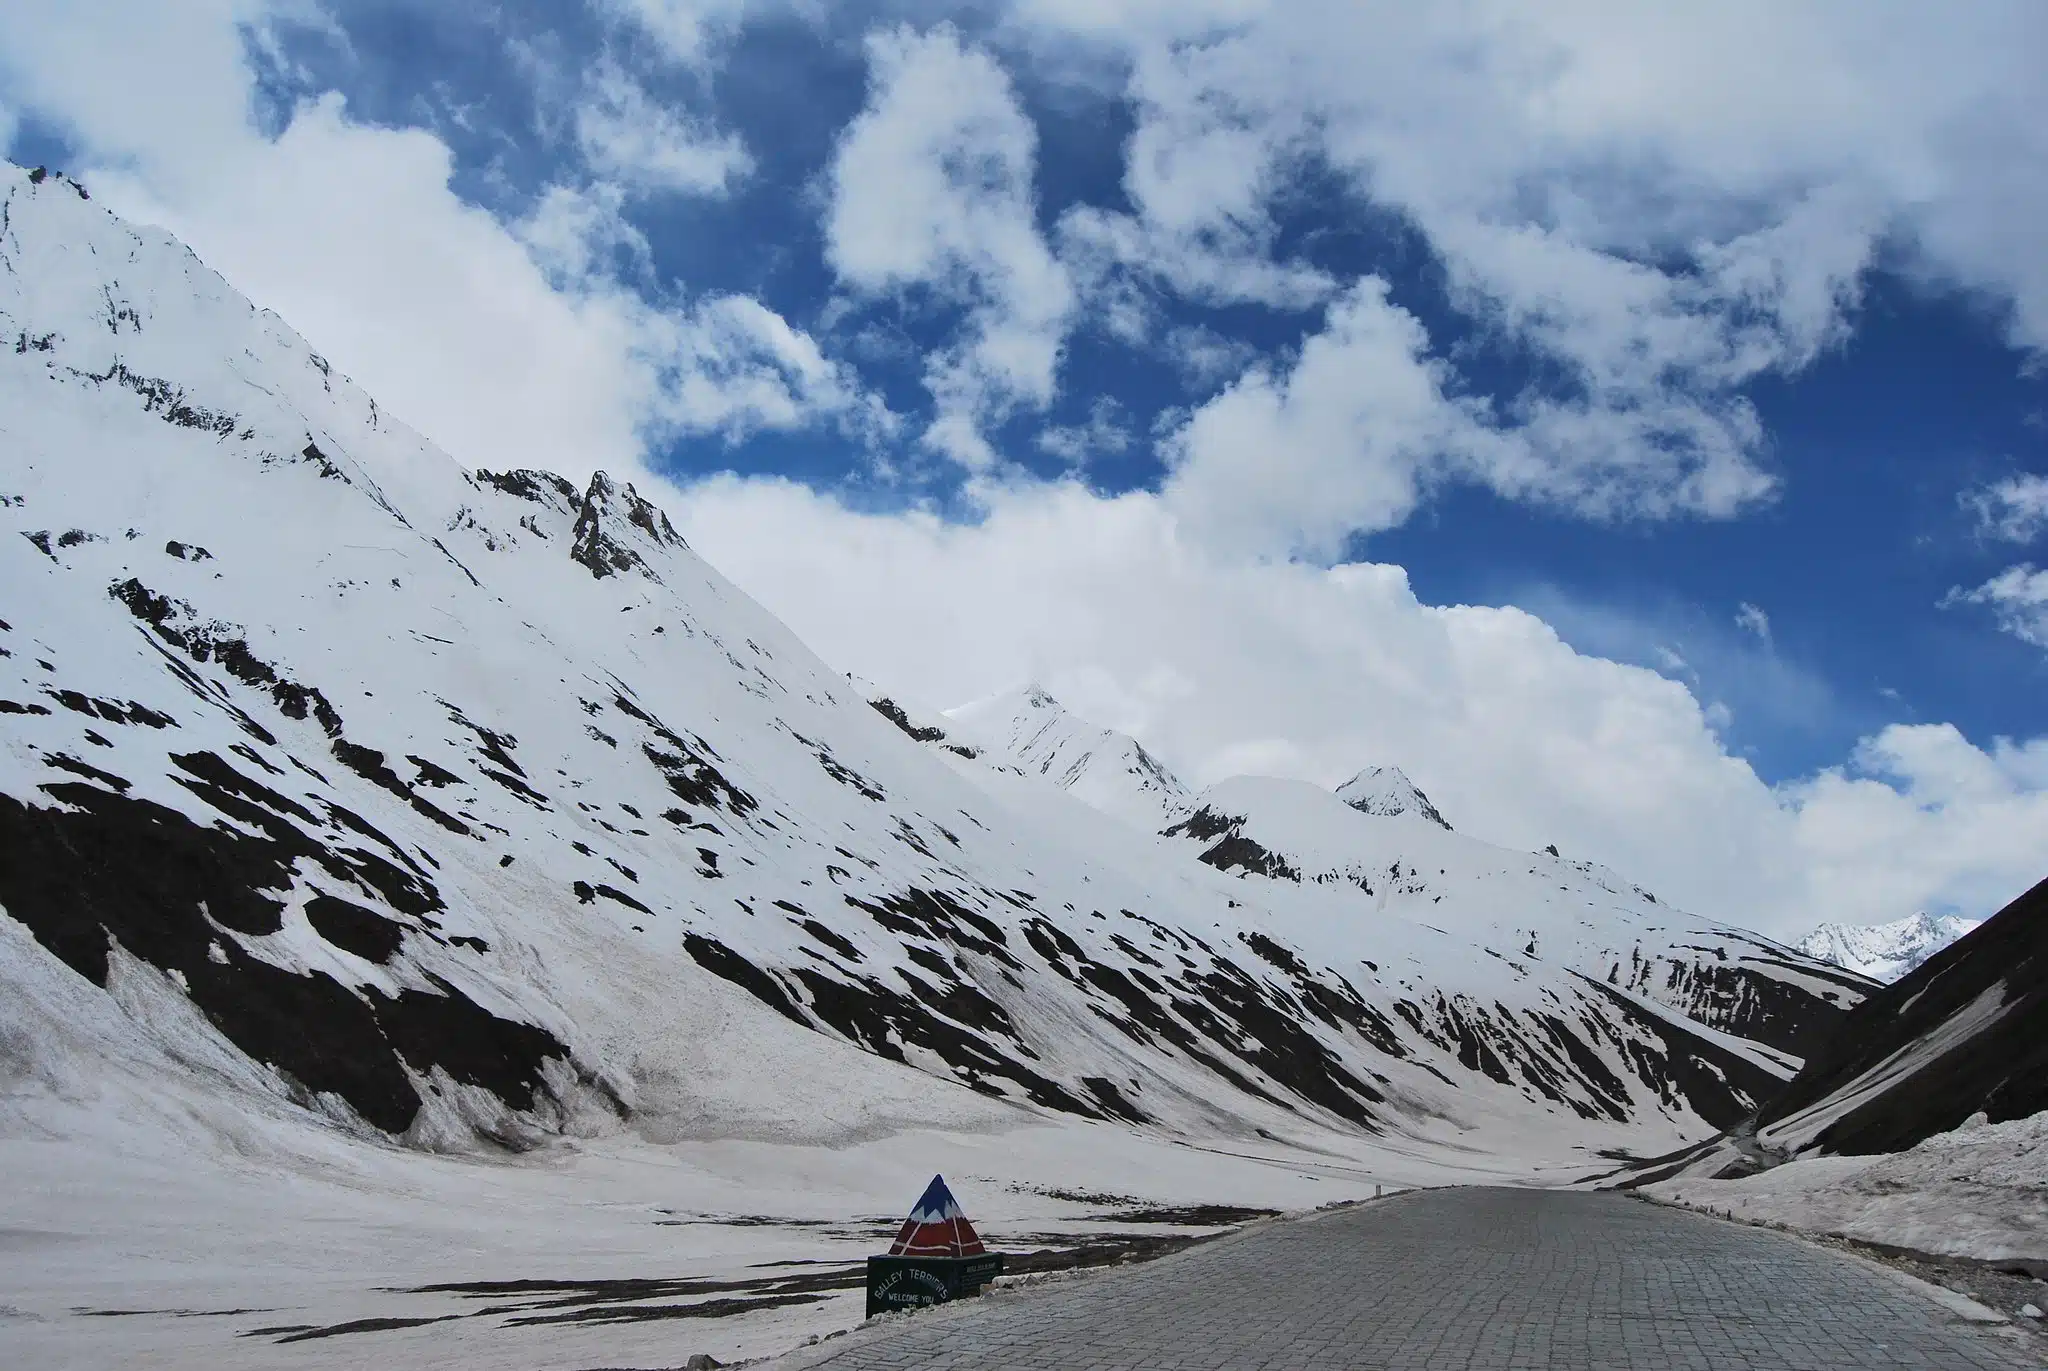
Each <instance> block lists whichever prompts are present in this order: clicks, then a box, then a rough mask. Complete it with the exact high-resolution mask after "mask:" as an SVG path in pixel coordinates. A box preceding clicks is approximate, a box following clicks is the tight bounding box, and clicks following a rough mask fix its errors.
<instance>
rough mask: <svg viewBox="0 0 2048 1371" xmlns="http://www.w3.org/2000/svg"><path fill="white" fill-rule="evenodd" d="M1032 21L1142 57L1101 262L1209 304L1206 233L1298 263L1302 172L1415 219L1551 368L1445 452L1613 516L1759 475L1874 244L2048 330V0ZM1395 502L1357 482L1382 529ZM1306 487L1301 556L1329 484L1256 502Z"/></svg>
mask: <svg viewBox="0 0 2048 1371" xmlns="http://www.w3.org/2000/svg"><path fill="white" fill-rule="evenodd" d="M1013 16H1014V20H1015V26H1016V28H1017V30H1018V31H1019V32H1021V33H1022V34H1024V35H1026V39H1027V41H1035V42H1037V43H1038V44H1039V45H1040V50H1041V52H1042V54H1043V59H1042V60H1043V61H1044V62H1045V63H1046V64H1047V66H1048V67H1049V68H1050V67H1053V66H1055V65H1058V64H1062V63H1066V64H1071V57H1070V51H1071V49H1072V48H1073V46H1074V45H1075V44H1077V43H1079V44H1084V45H1093V46H1094V47H1095V48H1096V49H1097V50H1108V51H1113V52H1115V53H1117V54H1120V55H1121V56H1122V57H1123V59H1124V61H1125V63H1126V68H1125V69H1126V70H1127V72H1128V73H1129V75H1128V81H1127V85H1126V87H1125V94H1126V95H1127V98H1128V99H1129V101H1130V102H1131V105H1132V107H1133V109H1134V111H1135V113H1136V117H1137V120H1138V127H1137V131H1136V133H1135V134H1134V135H1133V137H1132V139H1131V143H1130V147H1129V149H1128V156H1127V159H1126V172H1125V183H1126V190H1127V192H1128V193H1129V194H1130V197H1131V199H1132V202H1133V213H1132V214H1131V215H1128V216H1117V215H1102V214H1100V213H1098V212H1095V211H1088V212H1085V213H1083V214H1079V215H1070V216H1069V222H1070V223H1072V224H1074V225H1076V226H1078V227H1085V228H1087V229H1088V230H1089V232H1088V233H1086V234H1081V233H1078V231H1077V232H1076V234H1075V235H1074V236H1075V237H1077V238H1083V239H1086V240H1087V241H1088V242H1089V243H1091V244H1093V245H1094V246H1095V247H1096V250H1097V252H1096V255H1097V257H1104V256H1107V257H1109V258H1113V259H1114V260H1115V261H1117V262H1119V263H1139V262H1143V263H1147V264H1149V266H1150V268H1151V269H1152V271H1153V272H1154V275H1155V278H1156V279H1158V280H1161V281H1166V282H1170V283H1172V286H1173V288H1174V289H1177V290H1181V291H1183V292H1184V293H1187V294H1189V295H1193V296H1195V297H1197V298H1200V297H1202V296H1203V295H1204V292H1205V291H1211V290H1213V289H1214V287H1213V286H1212V285H1208V284H1205V283H1204V282H1203V281H1201V280H1200V279H1197V278H1195V277H1191V276H1190V275H1189V274H1188V273H1187V271H1186V270H1185V269H1184V267H1183V262H1184V259H1186V258H1187V256H1188V253H1187V251H1186V250H1184V249H1185V245H1189V244H1192V245H1195V247H1196V248H1199V249H1201V251H1203V252H1209V251H1211V250H1212V249H1213V253H1212V258H1213V259H1214V260H1219V261H1220V260H1227V261H1229V262H1231V263H1232V264H1233V269H1234V270H1239V271H1243V270H1248V269H1250V268H1251V267H1255V266H1259V265H1261V264H1263V265H1264V266H1265V267H1267V268H1271V269H1278V268H1283V267H1285V266H1286V265H1287V264H1286V263H1281V262H1273V261H1271V260H1270V250H1271V241H1272V237H1271V232H1270V224H1271V218H1272V215H1273V213H1274V210H1273V206H1274V203H1275V201H1276V199H1278V198H1284V197H1285V196H1286V195H1288V194H1289V193H1291V191H1292V189H1293V187H1294V185H1295V184H1296V182H1297V178H1294V177H1292V176H1290V175H1289V174H1288V173H1289V169H1290V168H1292V167H1294V166H1298V165H1304V164H1306V165H1309V166H1313V167H1316V168H1319V169H1321V170H1324V171H1327V172H1330V173H1334V175H1335V176H1336V178H1337V179H1338V181H1339V182H1340V183H1341V184H1342V185H1343V186H1345V187H1346V188H1347V189H1348V190H1349V191H1350V192H1351V193H1352V194H1353V195H1354V196H1355V197H1356V202H1357V203H1358V204H1359V205H1360V206H1361V207H1369V208H1370V210H1371V211H1372V212H1375V213H1378V214H1381V215H1383V216H1392V217H1394V218H1396V219H1397V220H1398V221H1399V222H1400V223H1401V224H1403V225H1404V226H1406V227H1407V228H1408V229H1410V230H1412V231H1413V232H1414V233H1415V234H1417V235H1418V236H1419V237H1420V239H1421V240H1422V241H1424V242H1425V243H1426V244H1427V245H1428V247H1429V249H1430V250H1431V251H1432V252H1433V253H1434V254H1435V255H1436V257H1437V258H1438V259H1439V261H1440V262H1441V264H1442V266H1443V267H1444V269H1445V272H1446V275H1447V280H1448V283H1449V285H1450V286H1451V288H1452V292H1453V300H1454V302H1455V303H1456V304H1457V305H1458V307H1459V308H1461V309H1462V310H1463V311H1465V312H1466V313H1468V314H1469V315H1470V316H1471V317H1472V318H1473V319H1474V320H1475V321H1476V322H1477V323H1478V324H1479V326H1480V328H1481V330H1482V333H1483V334H1491V335H1494V336H1498V337H1500V338H1502V339H1504V340H1506V341H1507V342H1509V343H1511V344H1512V345H1514V346H1515V347H1517V348H1519V349H1522V350H1525V351H1527V352H1530V353H1533V354H1534V355H1535V356H1536V357H1537V358H1538V359H1539V360H1540V361H1541V363H1542V365H1543V367H1544V368H1545V369H1546V371H1547V372H1548V373H1549V374H1550V375H1552V376H1555V377H1558V378H1560V379H1561V380H1562V382H1563V384H1562V385H1561V386H1559V387H1551V388H1547V389H1546V390H1545V391H1543V392H1533V391H1532V392H1531V393H1529V394H1526V395H1521V396H1515V395H1502V396H1499V397H1497V403H1496V404H1495V405H1494V407H1493V410H1492V413H1491V416H1490V422H1491V423H1492V424H1493V425H1494V426H1495V427H1496V428H1498V429H1499V430H1500V431H1501V433H1502V434H1503V435H1505V436H1506V437H1508V438H1509V439H1510V441H1504V442H1498V443H1495V444H1492V445H1491V447H1490V450H1489V451H1487V452H1484V453H1480V454H1477V456H1478V459H1479V460H1476V461H1471V462H1468V464H1467V465H1466V466H1465V467H1463V468H1462V470H1458V469H1457V468H1456V467H1455V465H1454V466H1453V468H1451V469H1452V470H1454V471H1457V474H1458V476H1459V478H1460V479H1473V480H1480V481H1483V482H1485V483H1486V484H1488V485H1490V486H1491V487H1492V488H1494V489H1495V490H1497V491H1499V492H1501V493H1503V494H1506V495H1509V496H1511V497H1514V498H1523V499H1531V500H1536V501H1540V502H1543V503H1547V504H1552V505H1556V506H1561V507H1564V508H1566V509H1570V510H1574V511H1577V512H1580V513H1584V514H1588V515H1591V516H1594V517H1599V518H1659V517H1668V516H1673V515H1681V514H1687V513H1702V514H1706V515H1709V516H1717V517H1719V516H1727V515H1731V514H1734V513H1737V512H1739V511H1741V510H1742V509H1744V508H1746V507H1747V506H1749V505H1751V504H1753V503H1754V502H1756V501H1759V500H1763V499H1767V498H1769V497H1770V496H1771V494H1772V493H1773V491H1774V490H1775V481H1774V479H1773V477H1772V475H1771V473H1770V472H1769V471H1768V470H1767V468H1766V467H1765V465H1764V461H1763V454H1764V452H1765V435H1764V432H1763V429H1762V426H1761V424H1760V423H1759V422H1758V420H1757V417H1756V415H1755V413H1754V412H1753V410H1752V409H1751V408H1750V406H1749V404H1748V403H1747V402H1746V400H1745V398H1744V395H1743V392H1744V390H1745V388H1746V387H1747V386H1748V385H1749V383H1751V382H1752V381H1754V380H1755V379H1756V378H1758V377H1760V376H1763V375H1765V374H1767V373H1773V372H1778V373H1783V372H1790V371H1795V370H1797V369H1799V368H1801V367H1803V366H1805V365H1807V364H1809V363H1810V362H1811V361H1812V360H1813V359H1814V358H1815V357H1816V356H1817V355H1819V354H1820V353H1821V352H1823V351H1825V350H1826V349H1827V348H1829V347H1831V346H1833V345H1835V344H1836V343H1838V342H1839V341H1840V340H1841V339H1842V338H1843V337H1844V336H1845V333H1846V330H1847V326H1848V323H1849V321H1850V320H1851V319H1852V317H1853V311H1854V309H1855V306H1856V303H1857V300H1858V297H1859V289H1860V282H1861V279H1862V275H1863V273H1864V271H1865V269H1866V267H1867V265H1868V264H1869V263H1870V262H1871V261H1872V259H1873V254H1874V252H1875V251H1876V249H1877V247H1878V245H1879V244H1880V243H1881V242H1885V243H1890V244H1893V245H1896V247H1897V248H1899V249H1900V250H1901V252H1902V255H1903V258H1904V260H1906V261H1907V262H1908V263H1910V264H1911V270H1913V271H1914V272H1915V273H1916V274H1917V275H1918V276H1919V277H1921V278H1922V279H1925V280H1928V281H1930V282H1933V283H1935V284H1937V285H1940V286H1944V287H1946V286H1950V285H1960V286H1963V287H1965V288H1967V289H1970V290H1972V291H1976V292H1981V293H1983V294H1985V295H1987V296H1989V297H1990V298H1991V299H1992V300H1993V301H1995V302H1997V303H1998V304H2000V305H2001V306H2004V307H2006V308H2008V309H2009V314H2008V316H2007V327H2008V332H2009V335H2010V337H2011V339H2012V341H2013V342H2014V343H2015V345H2017V346H2020V347H2023V348H2037V349H2038V348H2043V347H2048V256H2044V255H2043V254H2041V253H2040V252H2039V251H2038V250H2035V249H2034V248H2032V247H2030V246H2028V243H2029V240H2030V238H2031V236H2033V235H2032V234H2031V226H2032V225H2035V224H2038V223H2040V222H2041V221H2042V220H2043V218H2044V217H2048V82H2043V81H2042V80H2041V79H2040V64H2039V62H2038V60H2037V59H2036V57H2035V54H2038V53H2039V52H2040V51H2042V50H2044V48H2048V10H2044V9H2043V8H2042V7H2041V6H2039V5H2037V4H2034V3H2032V2H2031V0H1986V3H1983V4H1978V5H1973V6H1971V7H1970V8H1969V12H1968V13H1967V14H1966V15H1951V14H1949V13H1948V12H1946V11H1942V12H1937V11H1935V10H1930V9H1925V8H1914V7H1911V6H1877V7H1873V6H1870V5H1867V4H1861V3H1847V2H1846V0H1842V2H1838V3H1827V2H1825V0H1823V2H1822V3H1814V4H1808V5H1800V6H1793V7H1787V6H1782V5H1772V4H1768V3H1763V0H1750V2H1748V3H1736V4H1727V5H1715V6H1678V7H1674V6H1652V7H1641V8H1636V9H1631V10H1629V11H1628V12H1626V13H1617V12H1616V11H1615V10H1614V8H1613V7H1612V6H1609V5H1604V4H1598V3H1591V2H1590V0H1568V2H1567V3H1562V4H1554V5H1545V6H1541V7H1538V8H1534V9H1531V8H1528V7H1513V6H1503V5H1497V4H1490V3H1482V4H1470V5H1435V6H1427V5H1411V6H1360V5H1356V4H1351V3H1346V2H1345V0H1292V2H1291V3H1287V4H1278V3H1260V2H1259V0H1242V3H1218V4H1214V5H1206V6H1173V5H1161V4H1159V3H1156V0H1123V2H1122V3H1118V0H1101V3H1098V4H1091V5H1075V4H1072V3H1069V0H1018V3H1017V4H1015V5H1014V6H1013ZM1360 212H1361V213H1364V212H1366V210H1365V208H1361V211H1360ZM1198 255H1199V254H1198ZM1077 260H1081V258H1080V257H1079V256H1077ZM1248 294H1251V293H1248ZM1451 388H1453V389H1454V388H1455V387H1451ZM1357 417H1358V421H1359V422H1361V423H1369V422H1371V420H1370V416H1369V415H1368V413H1367V412H1365V411H1363V410H1361V412H1360V413H1359V415H1358V416H1357ZM1344 446H1345V447H1346V448H1348V449H1350V450H1352V451H1355V452H1359V453H1361V454H1363V456H1362V458H1361V460H1364V461H1366V462H1368V463H1374V464H1378V463H1381V462H1382V460H1383V459H1382V454H1381V453H1380V449H1381V448H1383V447H1384V444H1379V443H1375V442H1372V441H1369V440H1361V439H1358V438H1346V439H1345V440H1344ZM1382 475H1384V473H1382ZM1361 479H1367V480H1369V481H1370V480H1374V479H1378V478H1361ZM1398 505H1399V501H1398V500H1395V501H1393V502H1391V503H1390V502H1387V501H1380V500H1370V501H1365V502H1362V503H1361V504H1360V506H1359V510H1360V513H1361V515H1362V516H1363V517H1365V518H1367V520H1368V522H1367V523H1366V524H1364V525H1362V526H1364V527H1370V526H1371V524H1370V522H1369V520H1370V519H1371V518H1372V517H1373V516H1375V515H1376V514H1379V515H1381V516H1382V517H1384V512H1385V511H1387V510H1392V509H1398ZM1290 510H1291V511H1293V512H1294V513H1295V515H1296V516H1297V517H1298V519H1299V521H1300V523H1301V525H1302V527H1301V528H1299V529H1297V530H1294V534H1295V536H1294V537H1293V538H1292V539H1287V540H1282V544H1281V545H1285V543H1286V542H1289V541H1291V542H1297V543H1300V542H1306V543H1311V544H1313V543H1316V542H1321V541H1327V525H1328V523H1329V522H1330V518H1329V515H1328V513H1327V512H1326V510H1325V509H1324V508H1323V506H1322V503H1321V499H1320V495H1319V491H1318V489H1317V487H1316V486H1315V485H1313V484H1297V485H1296V486H1295V487H1293V489H1292V491H1291V493H1290V494H1288V495H1285V496H1279V497H1276V498H1275V499H1273V500H1271V501H1266V502H1262V503H1261V504H1260V506H1259V508H1258V510H1257V517H1258V519H1259V520H1260V521H1261V522H1262V523H1263V524H1264V525H1266V526H1267V527H1268V532H1269V534H1270V533H1271V532H1273V529H1272V527H1271V526H1272V525H1273V524H1274V522H1275V520H1276V519H1278V518H1280V517H1281V516H1282V515H1284V514H1286V513H1287V512H1289V511H1290Z"/></svg>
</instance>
